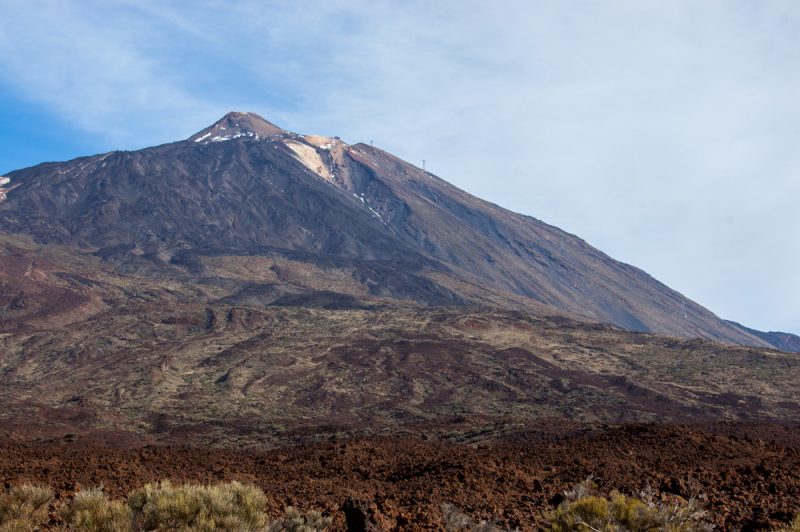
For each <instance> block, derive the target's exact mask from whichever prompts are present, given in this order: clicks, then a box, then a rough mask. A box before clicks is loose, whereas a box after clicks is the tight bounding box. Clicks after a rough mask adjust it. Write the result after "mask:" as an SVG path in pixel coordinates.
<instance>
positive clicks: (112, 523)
mask: <svg viewBox="0 0 800 532" xmlns="http://www.w3.org/2000/svg"><path fill="white" fill-rule="evenodd" d="M63 517H64V520H65V521H66V522H67V523H69V525H70V528H71V529H73V530H79V531H80V532H129V531H130V530H131V529H132V527H131V510H130V508H128V506H127V505H126V504H125V503H124V502H122V501H111V500H109V499H108V497H106V494H105V493H103V490H102V489H100V488H95V489H90V490H86V491H79V492H78V493H76V494H75V498H74V499H73V500H72V502H70V503H69V505H68V506H67V509H66V510H65V511H64V512H63Z"/></svg>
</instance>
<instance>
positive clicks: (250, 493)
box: [128, 481, 267, 532]
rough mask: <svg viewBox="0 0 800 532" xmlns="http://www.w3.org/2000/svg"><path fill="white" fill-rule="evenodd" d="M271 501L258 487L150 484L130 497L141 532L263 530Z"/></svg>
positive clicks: (237, 484) (234, 484)
mask: <svg viewBox="0 0 800 532" xmlns="http://www.w3.org/2000/svg"><path fill="white" fill-rule="evenodd" d="M266 503H267V497H266V495H264V492H263V491H261V490H260V489H259V488H257V487H255V486H248V485H244V484H240V483H239V482H230V483H226V484H217V485H214V486H199V485H189V484H187V485H183V486H178V487H175V486H172V484H170V483H169V482H167V481H164V482H161V483H160V484H147V485H145V486H144V487H143V488H142V489H140V490H137V491H134V492H133V493H131V495H130V496H129V497H128V505H129V506H130V508H131V510H132V511H133V525H134V528H135V529H137V530H184V531H188V530H193V531H211V530H230V531H237V532H239V531H241V532H244V531H254V530H263V529H264V527H265V526H266V524H267V515H266V513H265V512H264V508H265V506H266Z"/></svg>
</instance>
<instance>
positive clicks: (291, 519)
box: [267, 506, 333, 532]
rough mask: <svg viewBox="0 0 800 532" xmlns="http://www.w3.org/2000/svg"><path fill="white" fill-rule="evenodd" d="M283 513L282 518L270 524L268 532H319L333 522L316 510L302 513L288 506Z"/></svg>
mask: <svg viewBox="0 0 800 532" xmlns="http://www.w3.org/2000/svg"><path fill="white" fill-rule="evenodd" d="M284 513H285V515H284V516H283V518H281V519H278V520H277V521H273V522H272V523H270V525H269V526H268V527H267V530H268V531H269V532H282V531H286V532H320V531H321V530H326V529H327V528H328V527H329V526H331V523H332V522H333V518H331V517H324V516H323V515H322V514H321V513H320V512H318V511H316V510H311V511H309V512H305V513H303V512H300V511H299V510H297V509H296V508H294V507H292V506H289V507H287V508H286V510H285V512H284Z"/></svg>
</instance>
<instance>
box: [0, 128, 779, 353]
mask: <svg viewBox="0 0 800 532" xmlns="http://www.w3.org/2000/svg"><path fill="white" fill-rule="evenodd" d="M7 179H8V180H9V181H8V183H6V184H5V185H4V187H5V189H4V193H3V194H4V199H3V200H2V201H1V202H0V230H2V231H4V232H6V233H17V234H20V233H21V234H27V235H31V236H32V237H33V238H34V239H35V240H36V241H37V242H39V243H43V244H60V245H67V246H73V247H78V248H81V249H83V250H91V251H92V252H93V253H94V254H95V255H97V256H98V257H100V258H102V259H103V260H104V262H105V264H114V265H119V266H118V267H120V268H123V269H125V271H131V272H135V273H140V274H141V273H147V272H150V273H152V274H154V275H161V276H163V275H170V276H175V275H183V276H189V277H190V278H191V279H193V280H198V279H205V281H206V282H208V283H214V282H216V283H217V284H220V283H222V284H225V283H226V282H228V281H225V280H224V279H227V278H224V276H220V275H217V274H218V273H219V271H218V270H219V267H220V265H221V264H231V263H232V261H227V262H226V261H222V260H221V259H220V258H221V257H232V256H236V257H237V260H238V261H239V262H238V264H240V265H241V269H244V270H249V271H250V272H251V274H252V275H250V278H249V279H248V278H247V277H248V276H247V275H240V276H239V278H238V280H237V283H238V284H237V287H238V291H237V292H235V293H232V294H229V295H228V296H227V297H229V298H232V299H230V300H229V301H247V302H248V303H249V304H265V303H272V302H274V301H276V300H279V299H281V298H284V297H289V298H290V299H291V298H295V300H296V301H297V298H300V299H299V301H304V299H303V298H305V300H306V301H309V300H310V301H312V303H313V304H319V301H318V300H319V298H320V297H321V298H322V300H324V301H330V302H332V304H335V305H336V304H339V305H342V304H344V305H351V306H352V305H353V304H358V303H357V302H358V301H360V300H361V299H363V298H368V299H369V298H390V299H394V300H405V301H411V302H416V303H421V304H425V305H465V304H478V305H484V306H486V305H488V306H493V307H504V308H517V309H527V310H534V311H537V312H545V313H561V314H565V315H570V316H573V317H578V318H581V319H586V320H589V321H596V322H598V321H599V322H607V323H611V324H615V325H618V326H620V327H623V328H626V329H628V330H633V331H643V332H655V333H660V334H666V335H672V336H680V337H702V338H708V339H713V340H718V341H724V342H728V343H736V344H743V345H752V346H762V347H763V346H768V345H770V343H769V340H768V339H766V340H765V339H764V338H761V337H759V336H757V335H755V334H752V333H750V332H748V331H746V330H744V329H742V328H740V327H736V326H734V325H731V324H729V323H727V322H725V321H723V320H720V319H719V318H717V317H716V316H715V315H714V314H713V313H711V312H709V311H708V310H706V309H705V308H703V307H701V306H700V305H698V304H696V303H694V302H692V301H689V300H687V299H686V298H684V297H683V296H681V295H680V294H679V293H677V292H675V291H674V290H671V289H669V288H668V287H666V286H665V285H663V284H661V283H659V282H658V281H656V280H655V279H653V278H652V277H650V276H649V275H647V274H646V273H644V272H642V271H641V270H638V269H636V268H634V267H632V266H629V265H626V264H622V263H620V262H617V261H615V260H613V259H611V258H610V257H608V256H607V255H605V254H603V253H602V252H600V251H598V250H596V249H594V248H592V247H591V246H589V245H588V244H587V243H586V242H584V241H583V240H581V239H579V238H578V237H576V236H574V235H570V234H568V233H565V232H563V231H561V230H559V229H557V228H555V227H552V226H549V225H547V224H545V223H543V222H541V221H539V220H536V219H534V218H531V217H528V216H523V215H519V214H515V213H512V212H509V211H507V210H505V209H502V208H500V207H498V206H496V205H493V204H490V203H488V202H485V201H482V200H480V199H478V198H475V197H474V196H471V195H469V194H467V193H465V192H464V191H461V190H459V189H457V188H456V187H453V186H452V185H450V184H448V183H447V182H445V181H443V180H441V179H439V178H437V177H436V176H434V175H432V174H430V173H427V172H424V171H422V170H420V169H419V168H416V167H414V166H412V165H410V164H408V163H406V162H404V161H402V160H400V159H397V158H396V157H393V156H392V155H390V154H388V153H386V152H384V151H382V150H379V149H376V148H373V147H371V146H367V145H364V144H355V145H348V144H346V143H344V142H342V141H341V140H339V139H337V138H326V137H318V136H311V135H309V136H302V135H298V134H295V133H291V132H288V131H285V130H282V129H280V128H278V127H276V126H274V125H273V124H270V123H269V122H267V121H265V120H263V119H262V118H260V117H258V116H257V115H254V114H252V113H230V114H228V115H226V116H225V117H224V118H223V119H222V120H220V121H219V122H217V123H216V124H214V125H212V126H211V127H209V128H207V129H205V130H203V131H201V132H199V133H197V134H196V135H193V136H192V137H191V138H189V139H187V140H186V141H180V142H175V143H172V144H167V145H163V146H158V147H154V148H148V149H144V150H140V151H136V152H112V153H106V154H102V155H98V156H93V157H85V158H81V159H76V160H73V161H69V162H66V163H48V164H42V165H39V166H36V167H33V168H29V169H25V170H20V171H17V172H12V173H11V174H9V175H8V176H7ZM265 257H266V258H269V260H270V261H271V262H272V264H271V266H275V262H276V261H281V260H282V261H284V262H283V267H282V268H281V267H276V269H274V270H271V272H272V274H274V276H271V274H269V273H267V272H265V271H264V270H263V269H262V268H260V267H259V264H260V263H259V261H260V260H261V259H263V258H265ZM173 266H177V267H178V268H179V269H180V274H178V273H176V271H175V269H174V268H173ZM241 269H240V273H241ZM210 271H212V272H214V273H209V272H210ZM298 272H300V273H298ZM308 272H314V274H313V275H312V277H316V278H318V279H321V280H320V281H319V282H311V281H307V282H305V285H303V283H299V285H301V288H299V289H298V282H293V281H292V280H291V279H292V278H294V279H295V281H296V278H297V277H302V276H303V275H305V276H306V278H308V277H309V275H306V274H308ZM221 277H222V278H221ZM275 277H277V278H279V279H275ZM286 279H290V280H289V281H287V280H286ZM309 284H313V285H314V286H313V287H311V286H308V285H309ZM226 286H230V282H228V284H227V285H226ZM320 292H321V293H322V295H321V296H320ZM323 304H324V303H323Z"/></svg>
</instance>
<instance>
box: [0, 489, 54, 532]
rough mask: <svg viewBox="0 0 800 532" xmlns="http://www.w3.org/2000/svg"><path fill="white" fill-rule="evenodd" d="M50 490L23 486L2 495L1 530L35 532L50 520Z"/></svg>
mask: <svg viewBox="0 0 800 532" xmlns="http://www.w3.org/2000/svg"><path fill="white" fill-rule="evenodd" d="M52 498H53V493H52V492H51V491H50V490H49V489H48V488H42V487H39V486H33V485H31V484H23V485H21V486H17V487H15V488H12V489H10V490H9V491H6V492H5V493H0V529H2V530H4V531H8V532H12V531H13V532H16V531H18V530H20V531H21V530H25V531H29V530H33V529H34V528H36V527H38V526H39V525H41V524H42V523H44V522H46V521H47V519H48V515H47V503H49V502H50V500H51V499H52Z"/></svg>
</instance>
